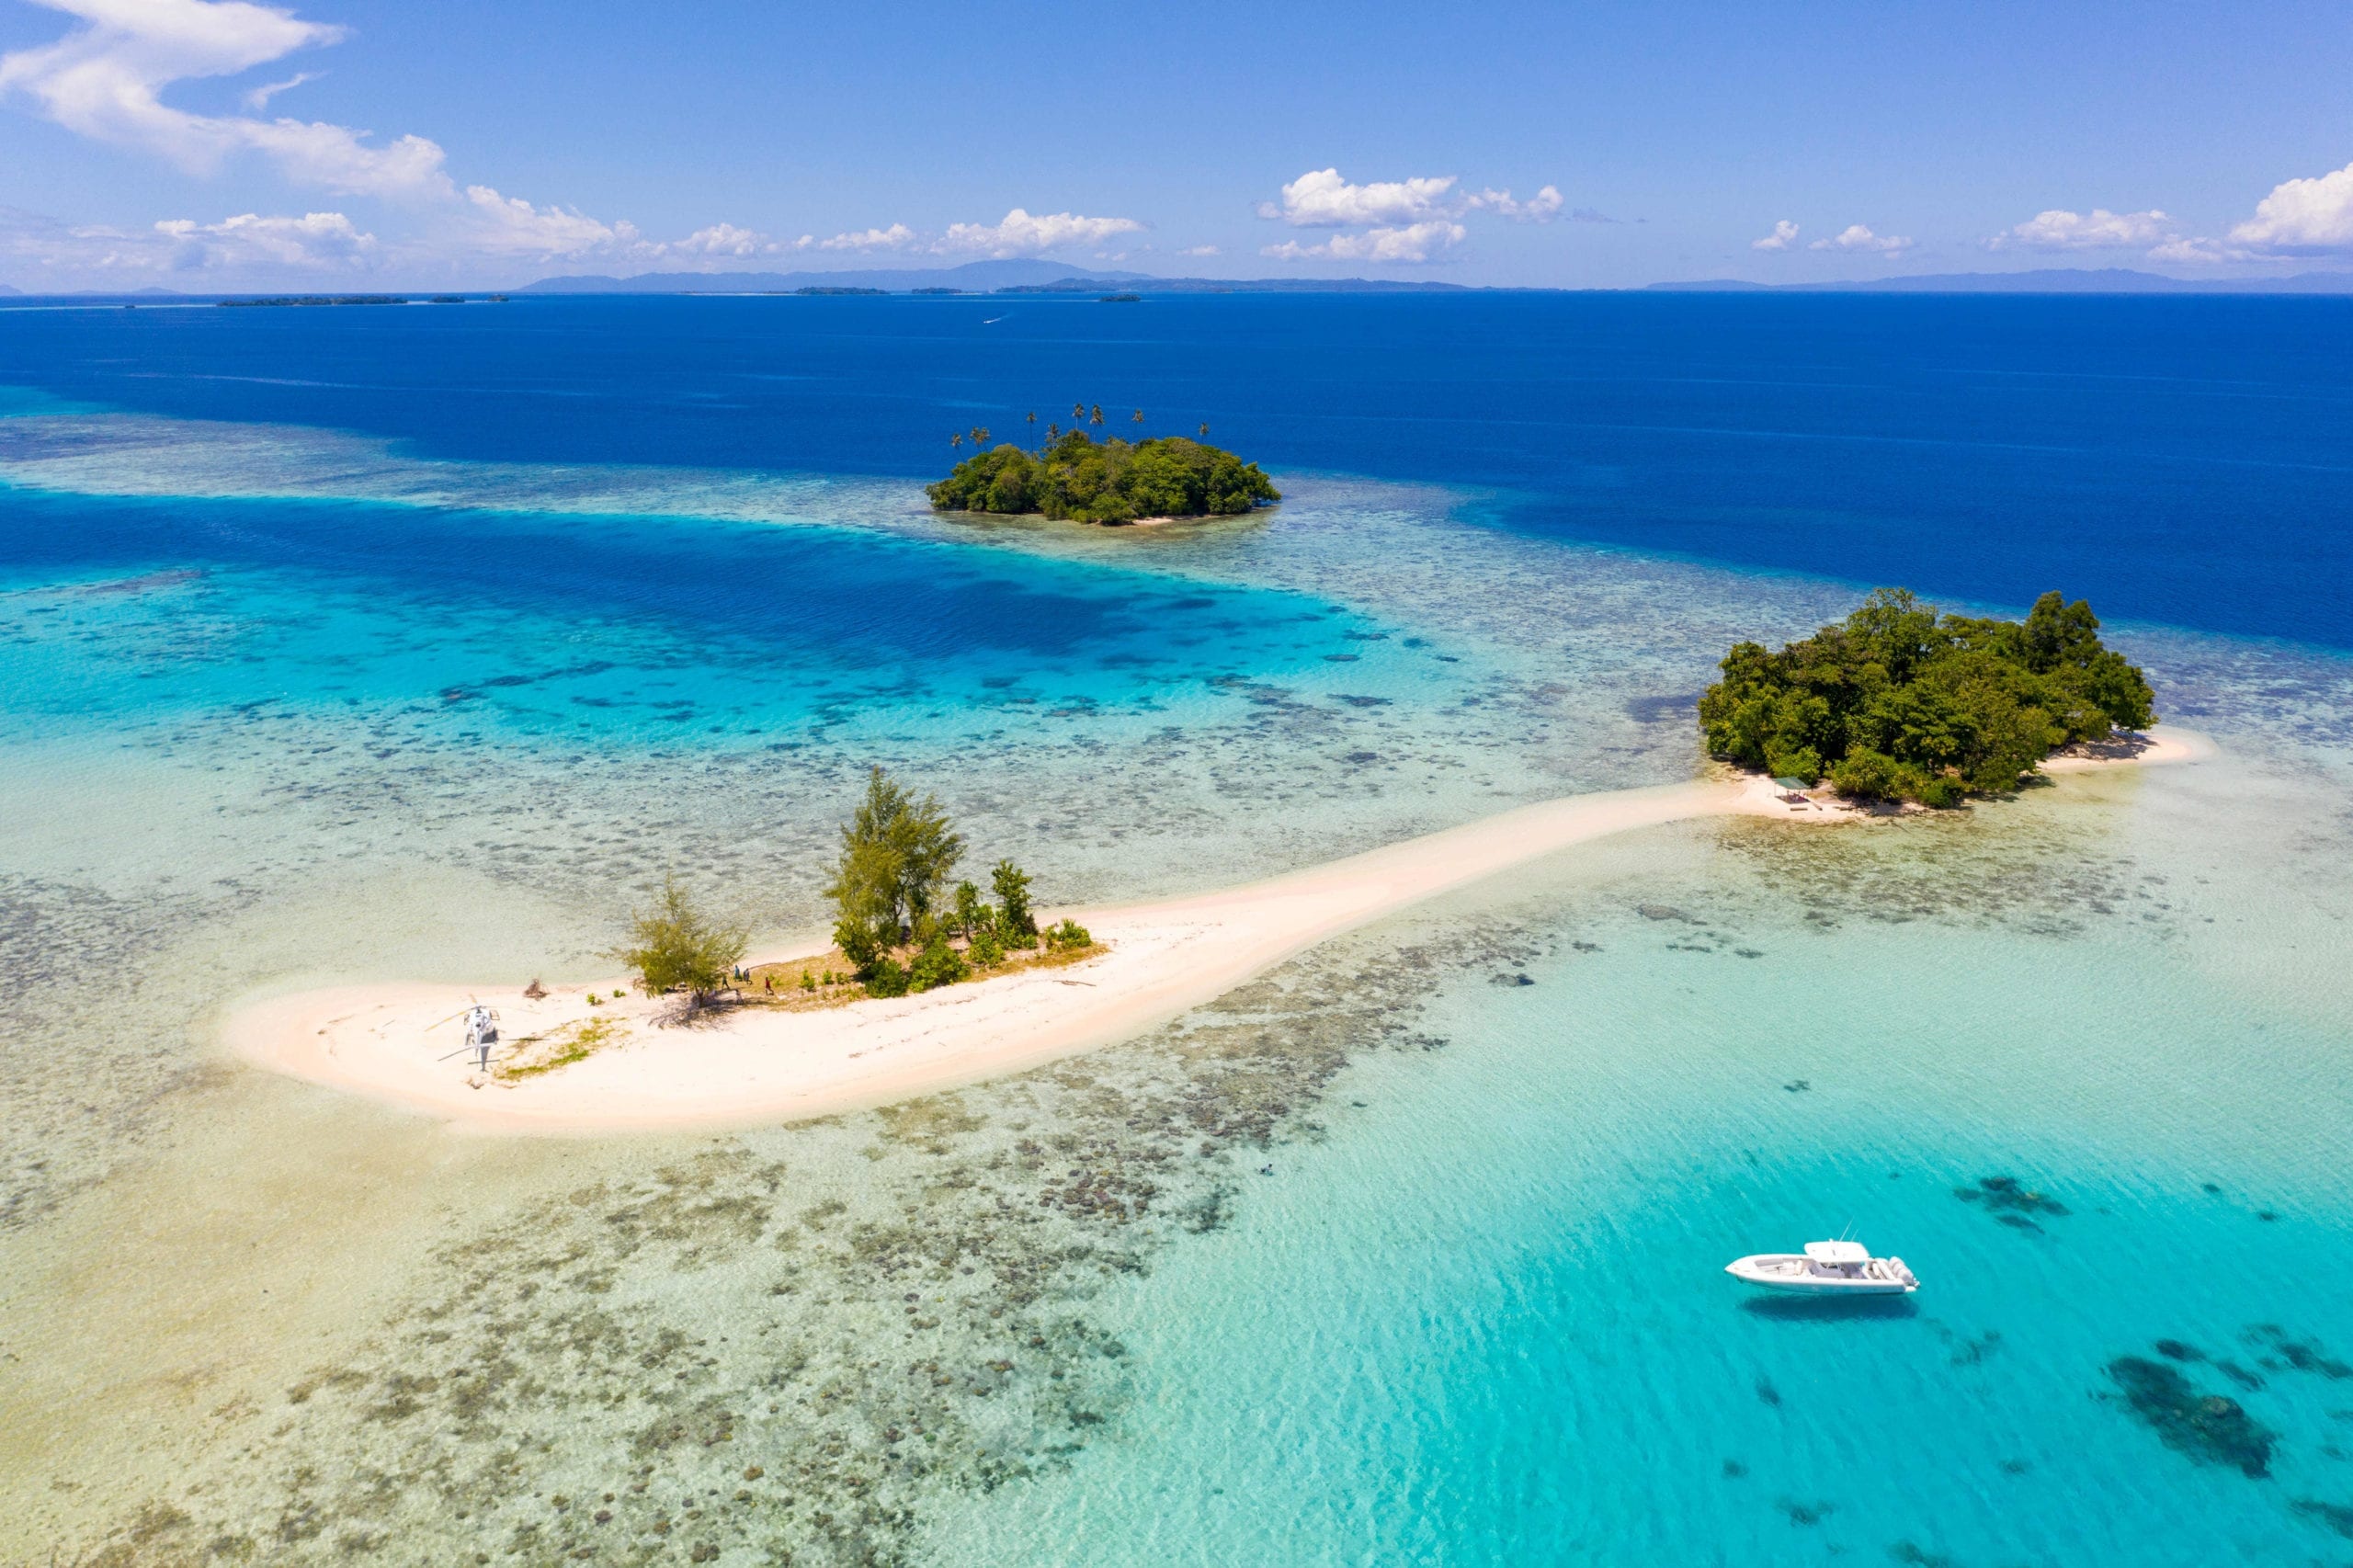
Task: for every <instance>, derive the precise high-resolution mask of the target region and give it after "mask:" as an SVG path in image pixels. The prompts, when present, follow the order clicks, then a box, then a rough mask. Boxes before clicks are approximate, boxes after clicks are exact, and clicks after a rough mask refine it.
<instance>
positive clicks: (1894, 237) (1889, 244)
mask: <svg viewBox="0 0 2353 1568" xmlns="http://www.w3.org/2000/svg"><path fill="white" fill-rule="evenodd" d="M1775 232H1776V233H1779V229H1778V228H1777V229H1776V230H1775ZM1795 232H1796V231H1795V229H1794V227H1792V229H1791V233H1792V234H1793V235H1794V233H1795ZM1912 247H1913V242H1912V240H1910V239H1909V238H1907V237H1906V236H1904V235H1903V234H1875V233H1871V229H1870V224H1868V223H1849V224H1847V226H1846V227H1845V228H1844V229H1841V230H1840V231H1838V233H1835V234H1833V235H1831V236H1830V237H1829V238H1828V239H1823V240H1816V241H1814V242H1813V244H1810V245H1808V246H1806V247H1805V248H1806V249H1808V250H1843V251H1861V252H1864V253H1866V254H1868V255H1871V256H1901V255H1903V254H1904V252H1905V251H1908V250H1910V249H1912Z"/></svg>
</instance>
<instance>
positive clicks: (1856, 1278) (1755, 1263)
mask: <svg viewBox="0 0 2353 1568" xmlns="http://www.w3.org/2000/svg"><path fill="white" fill-rule="evenodd" d="M1724 1272H1725V1273H1726V1274H1729V1275H1731V1276H1732V1277H1733V1278H1735V1279H1741V1280H1745V1281H1746V1282H1748V1283H1749V1284H1751V1285H1762V1286H1763V1287H1765V1289H1767V1290H1797V1291H1801V1292H1803V1293H1805V1294H1809V1295H1815V1296H1908V1295H1910V1294H1911V1293H1912V1292H1913V1291H1915V1290H1918V1289H1919V1288H1920V1281H1919V1280H1918V1279H1917V1278H1914V1276H1913V1273H1912V1271H1911V1270H1910V1269H1908V1268H1906V1267H1904V1260H1903V1259H1902V1258H1900V1257H1873V1256H1871V1254H1870V1248H1869V1247H1867V1246H1865V1245H1863V1244H1862V1243H1860V1242H1808V1243H1806V1244H1805V1251H1803V1252H1760V1253H1757V1254H1756V1255H1755V1256H1751V1257H1738V1258H1734V1259H1733V1261H1732V1262H1730V1263H1727V1264H1725V1265H1724Z"/></svg>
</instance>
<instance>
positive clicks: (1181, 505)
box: [926, 408, 1282, 523]
mask: <svg viewBox="0 0 2353 1568" xmlns="http://www.w3.org/2000/svg"><path fill="white" fill-rule="evenodd" d="M1034 417H1035V416H1034V415H1033V416H1032V419H1033V422H1034ZM1139 418H1141V415H1139ZM1102 421H1103V414H1102V410H1101V409H1099V408H1098V409H1097V410H1096V411H1095V416H1094V422H1095V423H1096V424H1097V425H1099V424H1101V423H1102ZM1202 428H1203V433H1204V434H1206V433H1207V429H1208V427H1207V426H1203V427H1202ZM1047 429H1048V431H1049V433H1050V434H1049V438H1048V440H1047V441H1046V444H1045V445H1044V447H1043V448H1042V449H1040V450H1039V451H1036V452H1034V453H1033V452H1028V451H1024V450H1023V449H1021V448H1019V447H1017V446H1015V445H1013V444H1012V443H1010V442H1006V443H1005V444H1003V445H1000V446H998V447H995V448H994V449H990V450H986V451H982V452H978V453H976V454H974V455H973V456H972V457H969V458H967V459H965V460H963V461H962V462H961V463H959V464H957V465H956V469H955V472H952V473H950V474H949V476H948V477H947V478H946V479H943V480H941V481H940V482H939V483H937V484H935V485H932V486H931V487H930V488H929V490H927V491H926V494H928V495H930V497H931V504H932V506H934V507H936V508H938V510H940V511H943V512H948V511H965V512H1010V513H1022V512H1041V513H1043V514H1044V515H1045V516H1047V517H1070V518H1074V519H1076V520H1077V521H1079V522H1083V523H1131V522H1133V521H1135V520H1136V519H1137V518H1138V517H1234V516H1238V515H1240V514H1241V513H1244V512H1247V511H1248V510H1250V508H1252V507H1253V506H1264V505H1266V504H1267V503H1268V502H1272V501H1279V500H1281V499H1282V496H1281V494H1279V492H1278V491H1277V490H1276V489H1275V487H1274V484H1273V483H1272V482H1270V481H1269V480H1268V479H1267V476H1266V475H1265V474H1263V473H1261V472H1258V465H1257V464H1256V463H1245V462H1244V461H1243V460H1241V459H1240V458H1238V457H1235V456H1234V455H1233V453H1232V452H1229V451H1225V450H1222V449H1219V448H1216V447H1212V446H1210V445H1208V444H1206V443H1204V442H1200V441H1194V440H1190V439H1188V438H1187V437H1183V436H1162V437H1155V438H1153V439H1150V440H1142V441H1136V442H1133V443H1130V442H1127V441H1122V440H1120V438H1119V437H1116V436H1114V437H1109V438H1108V439H1106V440H1103V441H1099V442H1098V441H1096V440H1094V439H1093V438H1091V437H1088V435H1087V434H1086V431H1084V430H1076V429H1074V430H1066V431H1064V430H1057V429H1056V428H1055V427H1054V426H1047ZM973 437H974V439H973V444H974V445H975V446H980V445H983V444H984V443H985V442H986V440H987V432H986V431H984V430H983V431H975V432H973ZM963 439H964V437H962V436H961V435H959V436H958V437H955V438H954V441H953V443H952V444H954V445H958V446H961V445H962V444H963Z"/></svg>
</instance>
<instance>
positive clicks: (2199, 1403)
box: [2108, 1356, 2279, 1480]
mask: <svg viewBox="0 0 2353 1568" xmlns="http://www.w3.org/2000/svg"><path fill="white" fill-rule="evenodd" d="M2108 1375H2109V1379H2110V1381H2113V1382H2114V1383H2115V1384H2116V1386H2117V1388H2118V1389H2119V1390H2120V1392H2122V1395H2123V1398H2124V1403H2125V1405H2126V1407H2127V1408H2128V1409H2130V1410H2131V1413H2132V1414H2133V1415H2135V1416H2137V1417H2139V1419H2140V1420H2141V1421H2142V1423H2143V1425H2145V1426H2148V1427H2149V1429H2150V1430H2152V1431H2154V1432H2155V1433H2156V1435H2157V1436H2158V1437H2160V1438H2161V1439H2163V1440H2164V1442H2165V1446H2166V1447H2167V1448H2169V1449H2174V1450H2175V1451H2176V1452H2177V1453H2182V1454H2186V1455H2188V1457H2189V1458H2190V1459H2191V1460H2194V1461H2195V1462H2197V1463H2199V1464H2212V1465H2229V1466H2231V1467H2233V1468H2234V1469H2236V1470H2237V1471H2239V1472H2240V1473H2241V1474H2243V1475H2245V1476H2247V1477H2249V1478H2250V1479H2255V1480H2260V1479H2262V1478H2263V1477H2265V1476H2268V1475H2269V1474H2270V1473H2271V1450H2272V1448H2273V1446H2274V1445H2275V1444H2276V1443H2277V1442H2278V1440H2279V1438H2278V1434H2276V1433H2274V1432H2273V1431H2272V1430H2271V1429H2270V1428H2269V1427H2268V1426H2264V1425H2262V1424H2261V1423H2260V1422H2258V1421H2256V1419H2255V1418H2254V1417H2253V1416H2251V1415H2247V1413H2246V1412H2245V1409H2243V1408H2241V1406H2240V1404H2239V1402H2238V1401H2236V1400H2234V1399H2230V1398H2227V1397H2225V1396H2224V1395H2222V1394H2218V1393H2201V1392H2199V1391H2198V1389H2197V1388H2196V1387H2195V1386H2193V1385H2192V1384H2191V1382H2190V1381H2189V1380H2188V1378H2185V1377H2183V1376H2182V1375H2181V1373H2180V1372H2178V1371H2177V1370H2176V1369H2173V1368H2172V1367H2169V1366H2167V1365H2165V1363H2164V1362H2162V1361H2152V1360H2149V1359H2147V1358H2144V1357H2140V1356H2120V1357H2118V1358H2116V1359H2115V1360H2113V1361H2110V1362H2109V1364H2108Z"/></svg>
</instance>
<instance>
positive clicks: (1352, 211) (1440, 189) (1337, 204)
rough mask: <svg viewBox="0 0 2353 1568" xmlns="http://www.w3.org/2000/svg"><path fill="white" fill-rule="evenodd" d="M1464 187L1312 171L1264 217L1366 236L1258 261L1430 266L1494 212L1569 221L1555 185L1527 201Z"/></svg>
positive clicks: (1272, 251) (1265, 209)
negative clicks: (1476, 218)
mask: <svg viewBox="0 0 2353 1568" xmlns="http://www.w3.org/2000/svg"><path fill="white" fill-rule="evenodd" d="M1459 185H1460V181H1459V179H1458V177H1457V176H1453V175H1432V176H1416V177H1415V178H1412V179H1402V180H1373V181H1370V182H1368V183H1365V184H1362V185H1358V184H1357V183H1355V182H1353V181H1351V180H1349V179H1347V178H1346V177H1345V176H1342V175H1341V173H1340V171H1339V170H1338V169H1336V168H1330V169H1311V170H1309V171H1308V172H1307V173H1305V174H1303V175H1302V176H1299V177H1298V178H1297V179H1295V180H1292V181H1291V182H1290V184H1288V185H1286V186H1284V187H1282V191H1281V195H1280V199H1279V200H1275V201H1262V202H1260V203H1258V207H1257V212H1258V216H1259V217H1261V218H1266V219H1269V220H1275V221H1279V222H1285V223H1288V224H1290V226H1291V227H1293V228H1295V229H1357V228H1360V229H1362V230H1363V231H1364V232H1363V233H1356V234H1335V235H1334V236H1332V238H1330V239H1328V240H1324V241H1323V242H1321V243H1319V244H1302V243H1301V242H1299V241H1297V240H1286V241H1284V242H1283V243H1282V244H1273V245H1263V246H1261V247H1259V252H1258V254H1259V255H1261V256H1273V257H1275V258H1277V259H1278V260H1281V261H1311V260H1312V261H1374V262H1400V263H1419V262H1427V261H1431V260H1435V259H1437V258H1438V257H1439V256H1443V255H1444V254H1445V253H1446V252H1447V251H1449V250H1450V249H1452V248H1453V247H1454V246H1456V245H1458V244H1461V243H1462V241H1463V239H1464V237H1465V236H1466V234H1467V233H1468V231H1467V230H1465V229H1464V227H1463V226H1462V220H1463V219H1464V218H1467V217H1469V216H1471V215H1472V213H1492V214H1494V215H1495V216H1496V217H1498V218H1506V219H1509V220H1511V221H1512V222H1520V223H1549V222H1552V221H1554V220H1555V219H1557V218H1560V217H1561V216H1563V212H1564V211H1565V210H1566V208H1567V205H1568V204H1567V202H1566V201H1565V200H1564V199H1563V197H1562V195H1561V190H1560V187H1558V186H1553V185H1546V186H1541V187H1538V189H1537V192H1536V194H1535V195H1534V196H1531V197H1529V199H1527V200H1525V201H1522V200H1520V199H1518V198H1516V197H1514V196H1513V195H1512V193H1511V192H1510V191H1508V190H1498V189H1495V187H1485V188H1483V189H1480V190H1475V191H1466V190H1462V189H1460V188H1458V187H1459ZM1569 215H1570V216H1572V217H1574V219H1575V221H1577V222H1596V223H1606V222H1609V220H1608V218H1605V217H1603V216H1602V215H1601V214H1600V213H1598V212H1594V211H1590V210H1586V209H1584V208H1579V209H1578V210H1576V211H1575V212H1574V213H1573V214H1569Z"/></svg>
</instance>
